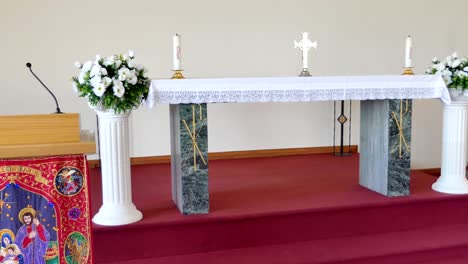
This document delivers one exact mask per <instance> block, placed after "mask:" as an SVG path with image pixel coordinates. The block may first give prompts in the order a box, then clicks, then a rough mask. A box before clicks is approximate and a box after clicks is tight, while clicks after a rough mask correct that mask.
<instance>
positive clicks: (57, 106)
mask: <svg viewBox="0 0 468 264" xmlns="http://www.w3.org/2000/svg"><path fill="white" fill-rule="evenodd" d="M26 67H28V68H29V70H30V71H31V73H32V75H34V77H36V79H37V80H38V81H39V82H40V83H41V84H42V86H44V88H46V90H47V91H48V92H49V93H50V95H52V97H53V98H54V100H55V106H56V110H57V112H55V113H54V114H63V112H62V111H60V107H59V104H58V102H57V98H56V97H55V95H54V94H53V93H52V92H51V91H50V90H49V88H47V86H46V85H45V84H44V83H43V82H42V81H41V79H39V77H37V75H36V74H34V72H33V71H32V69H31V67H32V64H31V63H30V62H28V63H26Z"/></svg>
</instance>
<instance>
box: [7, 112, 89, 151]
mask: <svg viewBox="0 0 468 264" xmlns="http://www.w3.org/2000/svg"><path fill="white" fill-rule="evenodd" d="M92 153H96V143H95V141H81V140H80V120H79V115H78V114H45V115H15V116H0V159H9V158H22V157H44V156H54V155H68V154H92Z"/></svg>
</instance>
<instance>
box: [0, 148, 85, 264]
mask: <svg viewBox="0 0 468 264" xmlns="http://www.w3.org/2000/svg"><path fill="white" fill-rule="evenodd" d="M88 184H89V178H88V168H87V161H86V156H85V155H67V156H56V157H46V158H33V159H17V160H0V237H1V243H2V244H1V249H0V263H9V264H29V263H34V264H59V263H68V264H81V263H93V258H92V245H91V242H92V240H91V220H90V200H89V186H88Z"/></svg>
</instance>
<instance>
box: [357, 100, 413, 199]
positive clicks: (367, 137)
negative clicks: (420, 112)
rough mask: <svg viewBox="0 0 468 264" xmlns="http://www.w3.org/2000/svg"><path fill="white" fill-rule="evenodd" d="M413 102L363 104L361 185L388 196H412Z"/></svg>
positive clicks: (394, 101) (360, 161)
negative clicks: (410, 194)
mask: <svg viewBox="0 0 468 264" xmlns="http://www.w3.org/2000/svg"><path fill="white" fill-rule="evenodd" d="M411 112H412V101H411V100H406V99H403V100H372V101H371V100H367V101H361V136H360V158H359V183H360V184H361V185H362V186H364V187H367V188H369V189H371V190H374V191H376V192H379V193H381V194H383V195H386V196H403V195H409V193H410V166H411V152H410V151H411V148H410V146H411Z"/></svg>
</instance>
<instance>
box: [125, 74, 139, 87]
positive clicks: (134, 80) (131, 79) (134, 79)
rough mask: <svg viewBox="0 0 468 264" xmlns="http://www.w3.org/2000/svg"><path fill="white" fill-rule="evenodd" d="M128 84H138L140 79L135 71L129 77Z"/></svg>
mask: <svg viewBox="0 0 468 264" xmlns="http://www.w3.org/2000/svg"><path fill="white" fill-rule="evenodd" d="M127 82H128V83H129V84H132V85H135V84H136V83H137V82H138V78H137V76H136V74H135V71H132V72H131V73H130V74H129V75H128V76H127Z"/></svg>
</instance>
